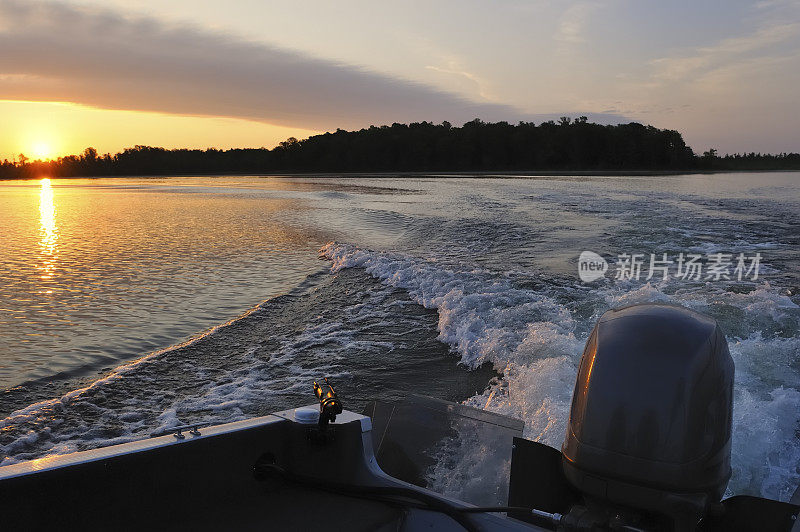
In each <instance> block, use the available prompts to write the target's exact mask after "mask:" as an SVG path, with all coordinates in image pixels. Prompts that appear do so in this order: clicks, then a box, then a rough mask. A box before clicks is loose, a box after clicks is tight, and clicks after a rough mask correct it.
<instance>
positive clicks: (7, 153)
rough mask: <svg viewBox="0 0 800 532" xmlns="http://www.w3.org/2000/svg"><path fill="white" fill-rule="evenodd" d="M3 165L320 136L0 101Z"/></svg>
mask: <svg viewBox="0 0 800 532" xmlns="http://www.w3.org/2000/svg"><path fill="white" fill-rule="evenodd" d="M0 116H2V117H3V124H4V127H2V128H0V160H1V159H5V158H8V159H9V160H11V158H12V157H17V156H18V155H19V154H20V153H23V154H25V156H26V157H29V158H34V159H35V158H40V157H41V158H55V157H59V156H63V155H69V154H75V153H81V152H82V151H83V150H84V149H85V148H87V147H89V146H92V147H94V148H96V149H97V150H98V151H99V152H100V153H106V152H110V153H116V152H118V151H121V150H123V149H124V148H126V147H130V146H134V145H136V144H146V145H150V146H163V147H166V148H179V147H188V148H207V147H216V148H232V147H245V148H259V147H262V146H265V147H268V148H272V147H273V146H275V145H276V144H277V143H278V142H280V141H282V140H285V139H287V138H288V137H291V136H294V137H297V138H304V137H307V136H309V135H313V134H314V133H315V131H312V130H307V129H297V128H288V127H282V126H273V125H270V124H265V123H263V122H254V121H250V120H241V119H236V118H222V117H196V116H177V115H169V114H163V113H151V112H142V111H113V110H105V109H96V108H92V107H86V106H81V105H75V104H70V103H49V102H25V101H9V100H0Z"/></svg>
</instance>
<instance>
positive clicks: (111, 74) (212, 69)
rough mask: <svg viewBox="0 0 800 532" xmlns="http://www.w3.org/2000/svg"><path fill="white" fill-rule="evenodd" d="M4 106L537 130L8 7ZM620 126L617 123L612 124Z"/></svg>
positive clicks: (208, 43)
mask: <svg viewBox="0 0 800 532" xmlns="http://www.w3.org/2000/svg"><path fill="white" fill-rule="evenodd" d="M0 21H3V24H1V25H0V50H2V53H0V76H1V77H0V99H13V100H41V101H67V102H74V103H79V104H84V105H90V106H94V107H99V108H108V109H127V110H145V111H156V112H165V113H173V114H186V115H211V116H227V117H236V118H244V119H248V120H256V121H262V122H268V123H273V124H280V125H289V126H293V127H302V128H307V129H316V130H326V129H332V128H335V127H361V126H364V125H368V124H374V123H391V122H394V121H403V122H405V121H414V120H434V121H440V120H449V121H451V122H460V121H465V120H469V119H471V118H474V117H476V116H478V117H481V118H484V119H488V120H519V119H526V120H535V119H537V118H539V117H538V116H533V115H530V114H526V113H523V112H521V111H520V110H519V109H516V108H514V107H512V106H507V105H501V104H494V103H485V102H484V103H477V102H473V101H470V100H467V99H465V98H462V97H459V96H456V95H454V94H451V93H447V92H444V91H440V90H437V89H435V88H432V87H429V86H425V85H422V84H419V83H415V82H413V81H408V80H404V79H398V78H395V77H392V76H390V75H385V74H379V73H375V72H370V71H368V70H365V69H363V68H359V67H357V66H352V65H347V64H342V63H338V62H333V61H328V60H323V59H318V58H314V57H309V56H307V55H304V54H301V53H297V52H294V51H290V50H286V49H282V48H280V47H277V46H269V45H265V44H260V43H252V42H248V41H244V40H241V39H238V38H236V37H233V36H230V35H227V34H224V33H215V32H211V31H209V30H206V29H202V28H198V27H193V26H180V27H178V26H174V25H165V24H163V23H161V22H159V21H157V20H155V19H153V18H141V17H129V16H126V15H124V14H120V13H117V12H112V11H107V10H99V9H95V8H86V7H84V8H79V7H73V6H68V5H65V4H61V3H39V2H21V1H18V0H0ZM595 116H598V117H599V118H600V119H603V118H607V119H609V120H615V119H616V118H617V117H603V116H601V115H595Z"/></svg>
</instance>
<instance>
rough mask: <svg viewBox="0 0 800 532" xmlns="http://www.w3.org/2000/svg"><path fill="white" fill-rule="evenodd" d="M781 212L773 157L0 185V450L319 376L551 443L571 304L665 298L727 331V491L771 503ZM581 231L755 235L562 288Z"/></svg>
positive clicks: (248, 402)
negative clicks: (449, 404)
mask: <svg viewBox="0 0 800 532" xmlns="http://www.w3.org/2000/svg"><path fill="white" fill-rule="evenodd" d="M798 219H800V174H797V173H763V174H759V173H750V174H717V175H686V176H666V177H665V176H652V177H647V176H645V177H641V176H640V177H627V176H617V177H533V176H532V177H529V178H499V177H497V178H493V177H485V178H481V179H469V178H460V177H452V176H451V177H435V176H422V177H420V176H413V177H382V178H352V177H341V178H329V179H322V178H259V177H198V178H154V179H136V178H119V179H91V180H56V179H54V180H50V181H46V180H42V181H29V182H12V183H8V182H7V183H2V184H0V237H2V238H0V268H2V269H1V270H0V272H1V273H0V281H1V282H2V284H0V389H3V390H5V391H4V392H3V395H2V403H0V417H2V416H6V417H5V419H0V461H2V463H12V462H14V461H16V460H22V459H29V458H35V457H40V456H44V455H47V454H53V453H61V452H69V451H73V450H79V449H88V448H93V447H98V446H102V445H108V444H113V443H118V442H124V441H130V440H133V439H137V438H141V437H146V436H147V435H148V434H149V433H150V432H152V431H154V430H156V429H159V428H164V427H168V426H172V425H174V424H176V423H180V422H190V421H209V422H214V423H217V422H225V421H232V420H236V419H242V418H246V417H250V416H255V415H260V414H264V413H267V412H270V411H272V410H276V409H283V408H288V407H292V406H297V405H301V404H307V403H308V402H309V390H308V386H309V384H308V383H309V382H310V379H313V378H318V377H319V376H320V375H323V374H325V375H329V376H332V377H333V378H334V379H335V382H337V383H338V386H339V391H340V393H341V394H342V396H343V397H344V398H346V401H345V404H346V406H347V407H349V408H351V409H356V410H357V409H359V408H360V407H362V406H363V404H364V403H365V401H366V400H367V399H369V398H370V397H373V396H376V395H378V394H380V393H391V392H386V390H387V389H391V388H394V389H399V390H401V391H403V392H415V393H422V394H425V395H431V396H436V397H443V398H446V399H450V400H459V401H466V402H467V404H471V405H474V406H478V407H480V408H485V409H489V410H492V411H496V412H501V413H504V414H508V415H512V416H515V417H518V418H520V419H522V420H524V421H525V424H526V428H525V435H526V437H528V438H532V439H537V440H539V441H542V442H545V443H547V444H550V445H553V446H559V445H560V443H561V441H562V439H563V435H564V430H565V422H566V417H567V414H568V410H569V402H570V396H571V392H572V386H573V384H574V379H575V373H576V371H577V363H578V360H579V358H580V354H581V351H582V347H583V344H584V342H585V341H586V338H587V336H588V333H589V331H590V330H591V327H592V326H593V324H594V321H595V320H596V319H597V318H598V317H599V316H600V314H602V312H604V311H605V310H607V309H608V308H612V307H616V306H620V305H625V304H630V303H635V302H643V301H665V302H673V303H678V304H682V305H685V306H688V307H690V308H694V309H696V310H699V311H701V312H705V313H707V314H710V315H712V316H714V317H715V318H716V319H717V320H718V321H719V322H720V324H721V325H722V327H723V330H724V331H725V332H726V334H727V337H728V341H729V343H730V347H731V353H732V355H733V357H734V360H735V362H736V392H735V411H734V424H735V428H734V431H735V434H734V442H733V461H734V474H733V478H732V480H731V483H730V485H729V493H752V494H761V495H765V496H769V497H777V498H781V499H784V500H786V499H788V497H789V496H790V495H791V492H792V491H793V490H794V487H795V486H796V485H797V483H798V481H799V480H800V471H798V464H800V442H799V441H798V436H797V434H798V431H799V430H800V306H798V303H799V302H800V299H798V296H797V292H798V287H800V251H798V250H800V230H799V229H800V228H799V227H798V222H797V220H798ZM584 250H591V251H595V252H597V253H600V254H602V255H604V256H605V257H606V258H608V259H610V260H613V258H614V257H616V256H617V255H618V254H621V253H642V254H645V255H646V256H648V257H649V254H650V253H657V254H659V255H660V254H662V253H668V254H669V255H671V256H676V255H677V254H678V253H696V254H701V255H703V256H708V255H709V254H714V253H720V252H721V253H730V254H733V255H734V256H735V255H736V254H738V253H745V254H747V255H748V256H753V255H754V254H755V253H760V254H761V256H762V269H761V275H760V276H759V278H757V279H751V278H746V279H743V280H737V279H733V280H719V281H714V280H706V279H700V280H691V281H688V280H680V279H674V278H671V279H668V280H666V281H661V280H658V279H651V280H649V281H648V280H646V279H644V278H642V279H640V280H615V279H613V278H612V277H611V276H609V277H608V278H606V279H604V280H601V281H597V282H595V283H592V284H584V283H581V282H580V281H579V279H578V276H577V257H578V255H579V254H580V252H581V251H584ZM486 452H487V450H486V448H478V449H471V450H470V451H469V452H464V454H463V456H462V457H461V459H460V460H454V461H450V464H449V465H450V466H451V467H455V468H456V470H455V471H454V470H452V469H448V470H432V471H430V472H428V474H429V479H430V481H431V483H432V484H433V485H434V486H435V487H436V488H437V489H439V490H440V491H442V492H445V493H449V494H452V495H455V496H468V495H469V494H468V493H466V492H465V490H468V489H470V488H469V486H465V485H464V483H463V482H461V481H460V480H459V479H463V478H475V479H477V480H479V481H480V482H481V486H486V485H489V484H491V483H492V482H495V481H497V482H502V481H501V480H499V479H500V477H501V476H502V475H501V474H500V473H503V472H502V471H500V472H499V473H498V472H497V471H480V468H479V467H478V466H479V465H480V464H478V465H477V466H476V463H475V460H478V461H479V462H480V461H481V460H483V459H484V458H485V455H486ZM453 464H455V465H453ZM476 467H477V469H476ZM498 474H500V475H499V476H498V477H497V478H494V479H493V478H490V477H492V475H498ZM483 491H486V490H485V489H483ZM487 502H491V501H487Z"/></svg>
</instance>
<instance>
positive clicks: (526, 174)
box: [0, 169, 800, 182]
mask: <svg viewBox="0 0 800 532" xmlns="http://www.w3.org/2000/svg"><path fill="white" fill-rule="evenodd" d="M792 172H794V173H800V169H788V170H787V169H769V170H693V169H684V170H565V171H556V170H529V171H522V170H520V171H496V172H484V171H481V172H470V171H465V172H443V171H440V172H437V171H430V172H406V171H398V172H389V171H387V172H265V173H253V172H209V173H198V172H190V173H185V174H183V173H163V174H126V175H116V174H115V175H84V176H54V177H50V179H115V178H121V179H129V178H141V179H147V178H171V177H262V178H264V177H302V178H325V179H327V178H335V177H356V178H398V177H441V178H467V179H483V178H497V179H503V178H511V179H513V178H531V179H535V178H538V177H625V176H631V177H648V176H677V175H715V174H756V173H792ZM43 177H45V176H40V177H0V182H3V181H38V180H40V179H43Z"/></svg>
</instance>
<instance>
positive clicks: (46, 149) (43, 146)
mask: <svg viewBox="0 0 800 532" xmlns="http://www.w3.org/2000/svg"><path fill="white" fill-rule="evenodd" d="M30 153H31V156H32V157H33V158H34V159H52V158H53V157H55V152H54V151H53V148H52V146H51V145H50V144H49V143H47V142H41V141H40V142H36V143H34V144H33V145H31V149H30Z"/></svg>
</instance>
